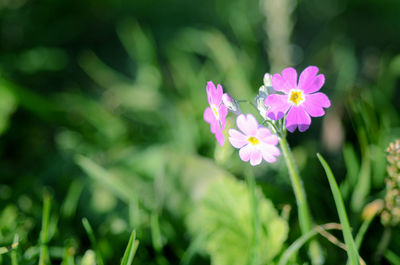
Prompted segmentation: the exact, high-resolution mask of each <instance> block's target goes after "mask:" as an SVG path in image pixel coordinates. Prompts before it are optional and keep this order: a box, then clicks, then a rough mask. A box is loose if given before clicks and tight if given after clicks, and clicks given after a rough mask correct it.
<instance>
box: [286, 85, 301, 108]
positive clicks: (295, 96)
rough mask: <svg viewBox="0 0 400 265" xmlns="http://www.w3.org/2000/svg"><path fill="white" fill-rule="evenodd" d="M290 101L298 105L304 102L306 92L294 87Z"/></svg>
mask: <svg viewBox="0 0 400 265" xmlns="http://www.w3.org/2000/svg"><path fill="white" fill-rule="evenodd" d="M289 102H291V103H293V104H294V105H296V106H298V105H300V104H301V103H303V102H304V93H303V91H302V90H300V89H292V90H290V94H289Z"/></svg>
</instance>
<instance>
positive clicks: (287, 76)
mask: <svg viewBox="0 0 400 265" xmlns="http://www.w3.org/2000/svg"><path fill="white" fill-rule="evenodd" d="M317 73H318V67H316V66H309V67H307V68H306V69H304V71H303V72H302V73H301V74H300V78H299V82H298V83H297V72H296V70H295V69H293V68H291V67H289V68H286V69H284V70H283V71H282V75H280V74H274V75H273V76H272V87H273V88H274V89H275V90H276V91H279V92H283V93H284V95H283V94H272V95H269V96H268V97H267V98H266V99H265V105H266V106H267V107H269V110H268V114H267V116H268V117H269V118H270V119H272V120H279V119H282V118H283V117H284V116H285V114H286V113H287V116H286V128H287V129H288V131H290V132H294V131H295V130H296V128H298V129H299V131H300V132H304V131H305V130H307V129H308V127H310V124H311V118H310V116H311V117H321V116H323V115H324V114H325V111H324V109H323V108H329V107H330V105H331V102H330V101H329V99H328V97H327V96H326V95H325V94H324V93H321V92H318V93H315V92H317V91H318V90H320V89H321V87H322V85H323V84H324V83H325V76H324V75H323V74H319V75H317Z"/></svg>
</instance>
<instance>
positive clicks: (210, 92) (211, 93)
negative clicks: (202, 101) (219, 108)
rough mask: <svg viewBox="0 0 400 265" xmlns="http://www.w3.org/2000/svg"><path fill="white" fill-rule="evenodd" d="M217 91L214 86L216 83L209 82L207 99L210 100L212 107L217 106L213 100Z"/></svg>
mask: <svg viewBox="0 0 400 265" xmlns="http://www.w3.org/2000/svg"><path fill="white" fill-rule="evenodd" d="M215 90H216V88H215V85H214V83H213V82H212V81H208V82H207V86H206V91H207V99H208V104H209V105H210V106H211V105H212V104H215V103H214V100H213V98H214V94H215V92H214V91H215Z"/></svg>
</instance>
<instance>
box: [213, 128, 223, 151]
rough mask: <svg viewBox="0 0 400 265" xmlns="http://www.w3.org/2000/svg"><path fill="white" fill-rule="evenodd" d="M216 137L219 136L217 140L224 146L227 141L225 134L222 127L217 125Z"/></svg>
mask: <svg viewBox="0 0 400 265" xmlns="http://www.w3.org/2000/svg"><path fill="white" fill-rule="evenodd" d="M215 138H217V142H218V143H219V145H220V146H223V145H224V143H225V138H224V135H223V134H222V131H221V127H219V126H217V130H216V132H215Z"/></svg>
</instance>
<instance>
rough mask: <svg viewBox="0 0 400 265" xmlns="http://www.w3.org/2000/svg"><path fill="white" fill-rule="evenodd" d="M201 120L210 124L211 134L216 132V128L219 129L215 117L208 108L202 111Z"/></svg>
mask: <svg viewBox="0 0 400 265" xmlns="http://www.w3.org/2000/svg"><path fill="white" fill-rule="evenodd" d="M203 118H204V120H205V121H206V122H208V123H209V124H210V130H211V132H212V133H215V132H216V131H217V127H219V123H218V121H217V119H216V118H215V115H214V113H213V111H212V110H211V108H210V107H207V108H206V109H205V110H204V115H203Z"/></svg>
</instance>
